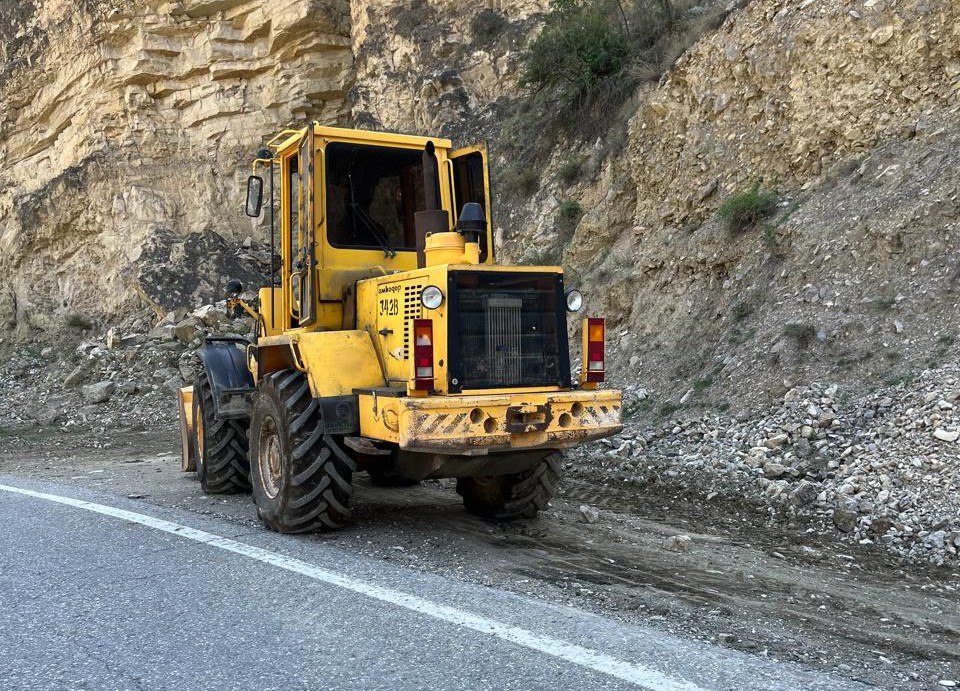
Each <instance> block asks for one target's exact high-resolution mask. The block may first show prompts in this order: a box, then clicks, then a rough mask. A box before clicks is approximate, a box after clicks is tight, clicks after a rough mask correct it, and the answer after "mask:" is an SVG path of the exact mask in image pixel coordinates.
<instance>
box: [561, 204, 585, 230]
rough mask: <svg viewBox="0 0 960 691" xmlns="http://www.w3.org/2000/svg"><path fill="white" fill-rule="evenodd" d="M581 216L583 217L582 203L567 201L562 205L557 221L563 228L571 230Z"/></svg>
mask: <svg viewBox="0 0 960 691" xmlns="http://www.w3.org/2000/svg"><path fill="white" fill-rule="evenodd" d="M581 216H583V207H582V206H580V202H578V201H576V200H573V199H565V200H563V202H561V203H560V209H559V210H558V211H557V220H558V222H559V223H560V225H561V226H563V227H565V228H571V227H573V226H575V225H576V223H577V221H579V220H580V217H581Z"/></svg>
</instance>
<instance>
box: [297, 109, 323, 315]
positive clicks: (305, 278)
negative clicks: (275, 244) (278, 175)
mask: <svg viewBox="0 0 960 691" xmlns="http://www.w3.org/2000/svg"><path fill="white" fill-rule="evenodd" d="M315 156H316V144H315V138H314V132H313V123H310V124H309V125H308V126H307V133H306V135H304V137H303V139H302V140H301V141H300V146H299V151H298V159H299V163H300V179H299V183H298V184H299V193H300V194H299V202H298V203H299V205H300V209H299V211H300V213H299V214H298V220H299V231H298V233H297V249H296V260H295V262H294V265H295V272H294V274H293V276H294V278H295V280H294V281H293V286H292V287H293V291H294V295H293V298H294V303H295V304H296V305H297V307H298V309H297V311H296V316H297V317H298V319H299V323H300V326H310V325H311V324H313V323H314V322H315V321H316V320H317V290H316V285H317V275H316V274H317V272H316V265H317V258H316V237H315V236H316V227H317V223H316V221H317V186H316V179H315V175H314V172H315V170H314V169H315V163H314V159H315Z"/></svg>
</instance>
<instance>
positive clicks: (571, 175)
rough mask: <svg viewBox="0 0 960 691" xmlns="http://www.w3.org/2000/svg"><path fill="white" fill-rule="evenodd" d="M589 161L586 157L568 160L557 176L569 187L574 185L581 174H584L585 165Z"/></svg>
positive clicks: (562, 165)
mask: <svg viewBox="0 0 960 691" xmlns="http://www.w3.org/2000/svg"><path fill="white" fill-rule="evenodd" d="M586 160H587V157H586V156H576V157H574V158H568V159H567V160H566V161H564V162H563V163H562V164H561V165H560V169H559V170H558V171H557V175H559V176H560V179H561V180H563V181H564V182H565V183H567V184H568V185H569V184H571V183H573V182H574V181H575V180H577V179H578V178H579V177H580V173H582V172H583V164H584V162H585V161H586Z"/></svg>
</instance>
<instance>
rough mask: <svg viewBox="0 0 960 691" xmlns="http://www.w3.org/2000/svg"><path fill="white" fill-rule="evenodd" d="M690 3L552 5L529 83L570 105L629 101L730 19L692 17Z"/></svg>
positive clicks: (715, 13)
mask: <svg viewBox="0 0 960 691" xmlns="http://www.w3.org/2000/svg"><path fill="white" fill-rule="evenodd" d="M691 4H692V3H689V2H686V1H685V0H636V1H635V2H632V3H625V2H622V0H553V3H552V7H553V11H552V13H551V14H550V15H549V16H548V17H547V21H546V25H545V26H544V29H543V31H542V32H541V33H540V35H539V36H538V37H537V38H536V40H534V42H533V44H532V45H531V46H530V53H529V56H528V59H527V64H526V66H525V69H524V71H523V75H522V80H523V83H524V84H526V85H529V86H531V87H533V88H534V89H536V90H549V91H552V92H554V93H556V94H558V95H560V96H562V97H564V98H565V100H566V101H567V102H575V103H578V104H580V105H581V106H582V105H586V104H588V103H590V102H592V101H595V100H596V99H598V98H599V99H600V100H603V101H611V100H622V98H623V97H624V96H626V95H629V93H631V92H632V91H633V89H634V88H635V87H636V85H637V84H638V83H639V82H640V81H642V80H644V79H657V78H659V77H660V75H661V74H663V73H664V72H665V71H666V70H668V69H669V68H670V67H671V66H672V65H673V63H674V62H675V61H676V59H677V58H678V57H680V55H681V54H682V53H683V51H684V50H686V49H687V47H689V46H690V45H691V44H693V43H694V42H695V41H696V40H697V39H698V38H699V37H700V36H701V35H703V33H705V32H706V31H708V30H710V29H712V28H715V27H716V26H718V25H719V22H720V21H721V20H722V17H723V14H724V12H723V11H722V10H720V9H712V8H711V9H708V10H707V11H705V12H704V11H701V12H689V13H688V12H687V10H688V9H689V8H690V5H691Z"/></svg>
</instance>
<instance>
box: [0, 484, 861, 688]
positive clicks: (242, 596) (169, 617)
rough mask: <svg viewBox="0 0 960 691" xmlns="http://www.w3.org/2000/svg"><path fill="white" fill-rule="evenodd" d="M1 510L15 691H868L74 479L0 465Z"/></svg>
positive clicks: (3, 586)
mask: <svg viewBox="0 0 960 691" xmlns="http://www.w3.org/2000/svg"><path fill="white" fill-rule="evenodd" d="M24 491H26V492H27V493H24ZM0 525H3V526H4V528H3V530H0V555H2V556H0V680H2V681H0V686H2V688H4V689H10V690H14V689H16V690H19V689H56V690H57V691H61V690H65V689H103V690H105V691H106V690H112V689H211V690H212V689H231V690H235V689H258V690H263V691H266V690H268V689H283V690H284V691H292V690H294V689H397V690H401V689H402V690H406V689H458V690H459V689H541V688H543V689H547V688H549V689H568V688H569V689H574V688H575V689H578V690H581V691H583V690H588V689H636V688H649V689H657V690H659V689H688V690H689V691H696V689H799V688H803V689H863V688H865V687H864V686H862V685H859V684H851V683H850V682H844V681H841V680H839V679H838V678H835V677H831V676H828V675H825V674H822V673H817V672H813V671H809V670H805V669H803V668H800V667H798V666H796V665H793V664H790V663H782V662H777V661H775V660H770V659H765V658H762V657H755V656H751V655H747V654H744V653H739V652H736V651H731V650H729V649H725V648H719V647H713V646H710V645H707V644H704V643H702V642H696V641H688V640H685V639H683V638H681V637H675V636H672V635H669V634H665V633H663V632H660V631H655V630H653V629H646V628H643V627H640V626H635V625H629V624H624V623H620V622H617V621H614V620H611V619H607V618H602V617H598V616H596V615H593V614H590V613H586V612H583V611H579V610H576V609H572V608H569V607H562V606H556V605H552V604H548V603H544V602H541V601H537V600H534V599H531V598H526V597H522V596H518V595H516V594H512V593H507V592H504V591H500V590H496V589H492V588H486V587H482V586H477V585H472V584H468V583H464V582H461V581H455V580H448V579H445V578H443V577H440V576H436V575H431V574H424V573H418V572H414V571H410V570H406V569H404V568H400V567H397V566H394V565H391V564H388V563H385V562H383V561H382V560H377V559H371V558H369V557H361V556H358V555H356V554H354V553H352V552H347V551H344V550H343V549H340V548H338V547H336V546H335V545H332V544H330V543H326V542H324V541H322V540H318V539H316V538H311V537H302V538H295V537H289V536H281V535H276V534H273V533H269V532H267V531H265V530H261V529H251V528H250V527H249V525H240V524H237V523H232V522H230V521H224V520H219V519H212V518H208V517H203V516H198V515H196V514H192V513H187V512H181V511H177V510H171V509H162V508H160V507H156V506H145V505H144V504H143V503H139V502H136V501H131V500H128V499H125V498H122V497H116V496H110V495H106V494H100V493H92V492H89V491H86V490H82V489H79V488H76V487H66V486H57V485H52V484H49V483H38V482H32V481H27V480H24V479H22V478H12V477H9V476H0Z"/></svg>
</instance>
